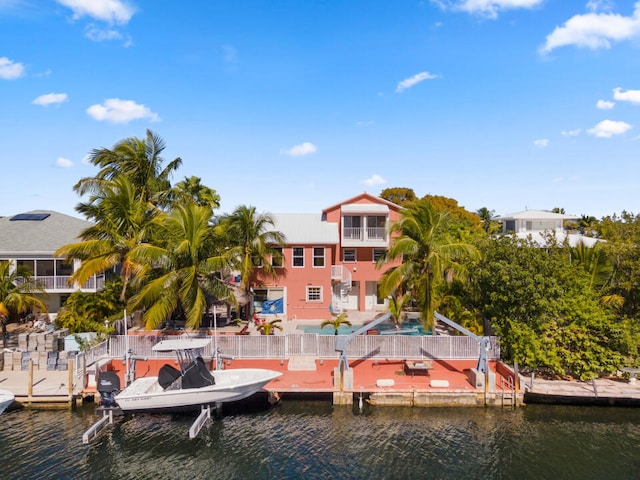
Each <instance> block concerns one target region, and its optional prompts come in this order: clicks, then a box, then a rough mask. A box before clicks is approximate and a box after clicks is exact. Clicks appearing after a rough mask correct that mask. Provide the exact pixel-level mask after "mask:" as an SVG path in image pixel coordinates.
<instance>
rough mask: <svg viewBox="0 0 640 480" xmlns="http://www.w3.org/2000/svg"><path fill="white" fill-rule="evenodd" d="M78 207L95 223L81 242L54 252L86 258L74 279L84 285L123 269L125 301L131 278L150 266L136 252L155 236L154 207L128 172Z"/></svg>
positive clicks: (84, 234) (69, 257) (122, 297)
mask: <svg viewBox="0 0 640 480" xmlns="http://www.w3.org/2000/svg"><path fill="white" fill-rule="evenodd" d="M76 210H77V211H78V212H81V213H84V214H85V216H86V217H87V218H88V219H89V220H92V221H93V222H95V224H94V225H92V226H91V227H89V228H87V229H86V230H84V232H82V234H81V239H82V240H81V241H80V242H77V243H72V244H69V245H65V246H63V247H61V248H59V249H58V250H57V251H56V252H55V254H54V255H55V256H57V257H62V258H66V259H77V260H81V261H82V263H81V265H80V267H79V268H78V269H77V270H76V271H75V272H74V273H73V275H72V276H71V279H70V281H71V282H74V283H78V284H80V285H84V284H85V283H86V282H87V280H89V278H91V277H92V276H93V275H95V274H98V273H102V272H104V271H107V270H110V269H119V270H120V275H121V276H122V279H123V285H122V292H121V295H120V300H121V301H125V297H126V291H127V287H128V284H129V281H130V280H131V278H132V277H133V276H134V275H136V274H141V273H143V272H144V270H145V269H147V268H148V265H146V264H140V263H136V262H135V261H134V260H133V253H134V252H135V251H136V250H137V249H139V248H140V246H141V245H142V244H144V243H145V242H146V240H147V239H148V238H149V237H150V235H151V229H152V227H153V225H152V223H151V220H152V215H153V214H154V210H153V209H151V208H150V206H149V204H148V202H146V201H145V200H144V199H143V198H141V197H140V196H139V195H138V191H137V190H136V188H135V187H134V185H133V184H132V182H131V181H130V180H129V178H128V177H126V176H124V175H120V176H117V177H115V178H113V179H112V180H108V181H105V182H103V184H102V187H101V190H100V192H97V193H96V194H95V195H94V196H93V201H91V202H88V203H81V204H79V205H78V206H77V207H76Z"/></svg>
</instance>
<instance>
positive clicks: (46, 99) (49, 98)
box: [31, 93, 69, 107]
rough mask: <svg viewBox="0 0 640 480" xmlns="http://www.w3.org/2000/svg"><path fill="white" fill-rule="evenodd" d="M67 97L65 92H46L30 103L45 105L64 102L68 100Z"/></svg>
mask: <svg viewBox="0 0 640 480" xmlns="http://www.w3.org/2000/svg"><path fill="white" fill-rule="evenodd" d="M68 98H69V97H68V96H67V94H66V93H47V94H45V95H40V96H39V97H38V98H36V99H34V100H33V102H31V103H33V104H34V105H42V106H43V107H46V106H48V105H52V104H54V103H64V102H66V101H67V100H68Z"/></svg>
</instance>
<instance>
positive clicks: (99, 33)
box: [85, 25, 122, 42]
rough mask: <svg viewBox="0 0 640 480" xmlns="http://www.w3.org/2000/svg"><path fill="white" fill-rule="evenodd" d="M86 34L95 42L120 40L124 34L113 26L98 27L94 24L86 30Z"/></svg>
mask: <svg viewBox="0 0 640 480" xmlns="http://www.w3.org/2000/svg"><path fill="white" fill-rule="evenodd" d="M85 36H86V37H87V38H88V39H89V40H92V41H94V42H106V41H109V40H120V39H121V38H122V34H121V33H120V32H119V31H117V30H114V29H112V28H109V29H104V28H97V27H95V26H93V25H91V26H89V27H88V28H87V30H86V32H85Z"/></svg>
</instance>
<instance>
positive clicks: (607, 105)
mask: <svg viewBox="0 0 640 480" xmlns="http://www.w3.org/2000/svg"><path fill="white" fill-rule="evenodd" d="M615 106H616V104H615V103H614V102H608V101H606V100H598V102H597V103H596V107H598V108H599V109H600V110H611V109H612V108H613V107H615Z"/></svg>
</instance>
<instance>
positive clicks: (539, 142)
mask: <svg viewBox="0 0 640 480" xmlns="http://www.w3.org/2000/svg"><path fill="white" fill-rule="evenodd" d="M533 145H534V146H536V147H538V148H545V147H548V146H549V139H547V138H540V139H538V140H534V141H533Z"/></svg>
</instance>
